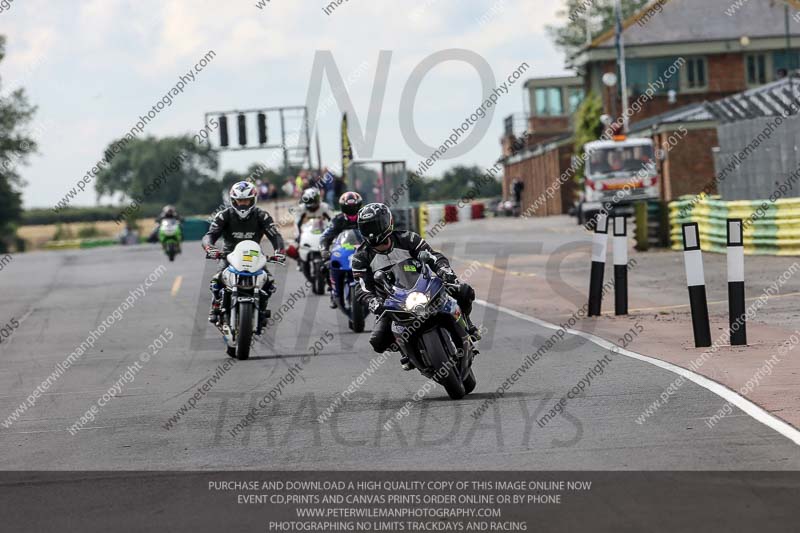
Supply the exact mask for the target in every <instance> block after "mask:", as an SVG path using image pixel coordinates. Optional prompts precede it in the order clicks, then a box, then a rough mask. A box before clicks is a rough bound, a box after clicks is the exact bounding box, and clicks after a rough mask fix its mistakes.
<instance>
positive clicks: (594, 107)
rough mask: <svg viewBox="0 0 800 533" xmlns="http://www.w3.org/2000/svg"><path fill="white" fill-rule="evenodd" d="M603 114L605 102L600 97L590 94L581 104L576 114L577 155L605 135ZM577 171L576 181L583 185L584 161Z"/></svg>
mask: <svg viewBox="0 0 800 533" xmlns="http://www.w3.org/2000/svg"><path fill="white" fill-rule="evenodd" d="M602 114H603V102H602V100H600V97H599V96H598V95H597V94H596V93H594V92H590V93H589V94H587V95H586V98H585V99H584V100H583V102H581V105H580V106H579V107H578V110H577V111H576V112H575V145H574V146H575V154H576V155H578V156H580V154H582V153H583V145H585V144H586V143H588V142H591V141H596V140H598V139H599V138H600V136H601V135H602V134H603V123H602V122H601V121H600V117H601V116H602ZM580 161H581V164H580V165H578V166H577V168H576V169H575V181H576V182H578V183H581V181H582V180H583V169H584V166H585V165H584V164H583V163H582V161H583V160H580Z"/></svg>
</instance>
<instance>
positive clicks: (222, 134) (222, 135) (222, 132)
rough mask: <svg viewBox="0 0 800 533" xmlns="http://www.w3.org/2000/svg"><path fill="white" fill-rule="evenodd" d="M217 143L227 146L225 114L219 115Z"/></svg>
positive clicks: (226, 118) (226, 119) (226, 120)
mask: <svg viewBox="0 0 800 533" xmlns="http://www.w3.org/2000/svg"><path fill="white" fill-rule="evenodd" d="M219 145H220V146H222V147H227V146H228V117H226V116H225V115H222V116H220V117H219Z"/></svg>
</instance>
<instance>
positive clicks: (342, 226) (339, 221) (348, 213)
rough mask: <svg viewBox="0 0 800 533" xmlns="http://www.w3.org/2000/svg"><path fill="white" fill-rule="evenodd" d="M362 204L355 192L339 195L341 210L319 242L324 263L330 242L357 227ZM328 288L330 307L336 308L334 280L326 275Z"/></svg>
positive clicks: (359, 196)
mask: <svg viewBox="0 0 800 533" xmlns="http://www.w3.org/2000/svg"><path fill="white" fill-rule="evenodd" d="M363 204H364V200H363V199H362V198H361V195H360V194H358V193H357V192H353V191H347V192H346V193H344V194H342V195H341V196H340V197H339V208H340V209H341V210H342V212H341V213H339V214H338V215H336V216H335V217H333V220H331V223H330V225H329V226H328V228H327V229H326V230H325V233H323V234H322V239H321V240H320V243H319V249H320V251H321V252H322V259H324V260H325V262H326V264H327V261H328V259H330V258H331V244H332V243H333V241H334V240H336V237H338V236H339V234H340V233H342V232H343V231H345V230H349V229H358V211H359V210H360V209H361V206H362V205H363ZM328 290H329V291H330V293H331V308H332V309H336V307H337V305H336V297H337V296H338V295H337V294H336V292H335V284H334V281H333V279H331V277H330V276H329V277H328Z"/></svg>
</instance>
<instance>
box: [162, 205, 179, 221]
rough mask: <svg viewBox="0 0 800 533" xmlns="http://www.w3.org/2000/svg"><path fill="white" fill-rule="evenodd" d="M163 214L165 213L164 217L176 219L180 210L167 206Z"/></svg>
mask: <svg viewBox="0 0 800 533" xmlns="http://www.w3.org/2000/svg"><path fill="white" fill-rule="evenodd" d="M161 212H162V213H163V215H164V217H167V218H169V217H172V218H175V217H176V216H178V210H177V209H175V207H174V206H171V205H165V206H164V208H163V209H162V210H161Z"/></svg>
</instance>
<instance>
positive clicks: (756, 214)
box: [669, 195, 800, 255]
mask: <svg viewBox="0 0 800 533" xmlns="http://www.w3.org/2000/svg"><path fill="white" fill-rule="evenodd" d="M729 218H740V219H742V220H743V222H744V227H745V229H744V251H745V253H746V254H748V255H800V198H787V199H780V200H776V201H774V202H771V201H769V200H733V201H727V202H726V201H724V200H720V199H719V197H716V196H715V197H711V196H706V195H701V196H700V198H699V199H696V198H695V197H694V196H686V197H682V198H681V199H679V200H676V201H674V202H670V204H669V221H670V233H671V236H672V249H673V250H678V251H680V250H682V249H683V244H682V240H681V225H682V224H684V223H686V222H697V225H698V227H699V229H700V246H701V248H702V249H703V250H704V251H708V252H719V253H724V252H725V251H726V244H727V234H726V223H725V221H726V220H727V219H729Z"/></svg>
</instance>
